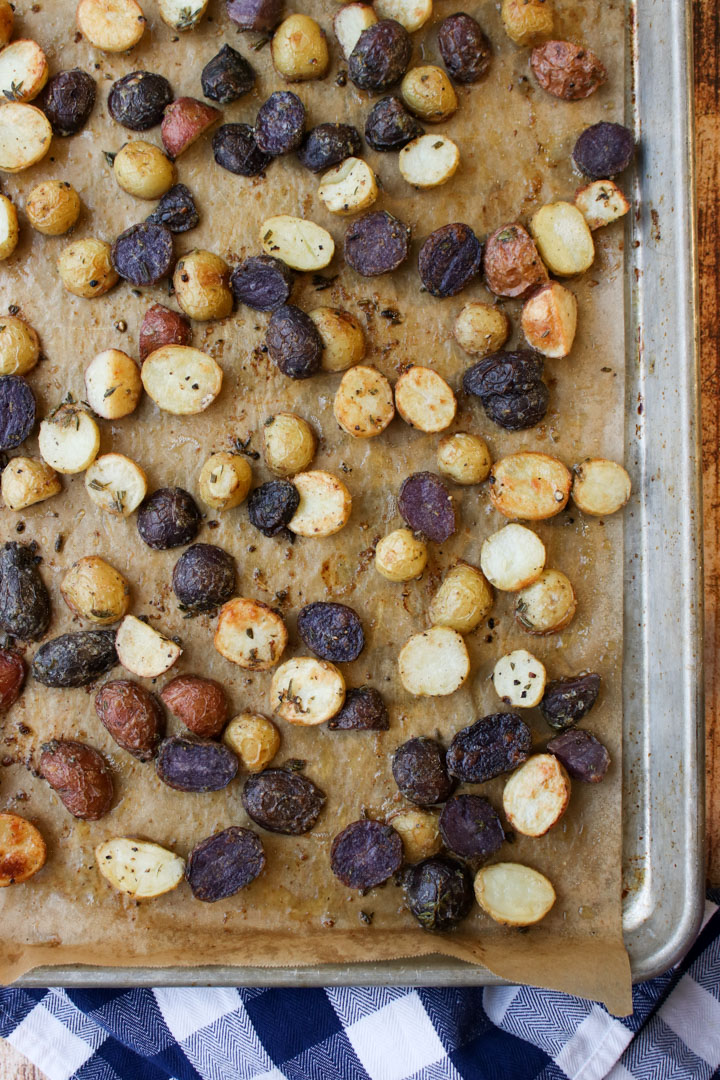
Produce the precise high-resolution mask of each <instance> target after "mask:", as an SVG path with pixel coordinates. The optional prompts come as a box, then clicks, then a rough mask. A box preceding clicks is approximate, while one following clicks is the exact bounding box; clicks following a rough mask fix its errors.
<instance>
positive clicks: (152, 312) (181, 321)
mask: <svg viewBox="0 0 720 1080" xmlns="http://www.w3.org/2000/svg"><path fill="white" fill-rule="evenodd" d="M191 339H192V328H191V326H190V321H189V320H188V319H187V318H186V317H185V315H181V314H180V313H179V312H178V311H173V310H172V309H171V308H167V307H164V305H163V304H153V306H152V307H149V308H148V309H147V311H146V312H145V314H144V315H143V321H142V323H141V324H140V336H139V340H138V346H139V350H140V363H144V362H145V360H147V358H148V356H149V355H150V353H151V352H155V350H156V349H160V348H162V346H163V345H189V344H190V341H191Z"/></svg>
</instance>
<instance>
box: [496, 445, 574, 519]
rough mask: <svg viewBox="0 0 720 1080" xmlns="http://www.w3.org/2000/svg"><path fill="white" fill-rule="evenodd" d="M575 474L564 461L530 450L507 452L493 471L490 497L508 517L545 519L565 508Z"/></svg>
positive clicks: (497, 507) (497, 462) (497, 508)
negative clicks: (516, 452) (515, 452)
mask: <svg viewBox="0 0 720 1080" xmlns="http://www.w3.org/2000/svg"><path fill="white" fill-rule="evenodd" d="M571 484H572V475H571V473H570V470H569V469H568V468H566V466H565V465H563V463H562V461H558V459H557V458H554V457H550V455H549V454H537V453H534V452H532V451H529V450H524V451H521V452H520V453H519V454H508V456H507V457H504V458H500V460H499V461H496V462H495V464H494V465H493V467H492V470H491V472H490V501H491V502H492V504H493V506H494V507H495V509H496V510H499V511H500V513H501V514H503V515H504V516H505V517H508V518H521V519H522V520H523V521H543V520H545V519H546V518H551V517H555V515H556V514H559V513H560V511H561V510H564V509H565V507H566V505H567V501H568V499H569V497H570V486H571Z"/></svg>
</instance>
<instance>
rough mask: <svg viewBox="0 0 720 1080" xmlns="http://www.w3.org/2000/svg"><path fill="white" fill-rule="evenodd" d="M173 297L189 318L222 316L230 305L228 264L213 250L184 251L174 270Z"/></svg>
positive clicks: (220, 317)
mask: <svg viewBox="0 0 720 1080" xmlns="http://www.w3.org/2000/svg"><path fill="white" fill-rule="evenodd" d="M173 285H174V287H175V298H176V300H177V302H178V304H179V305H180V307H181V308H182V309H183V311H184V312H185V313H186V314H187V315H189V316H190V318H191V319H198V320H200V321H203V320H207V319H224V318H226V316H228V315H229V314H230V312H231V311H232V306H233V294H232V291H231V289H230V267H229V266H228V264H227V263H226V262H225V260H224V259H221V258H220V256H219V255H215V254H214V253H213V252H212V251H201V250H199V249H197V248H196V249H195V251H191V252H190V253H189V254H188V255H183V257H182V259H180V260H179V261H178V264H177V266H176V267H175V273H174V274H173Z"/></svg>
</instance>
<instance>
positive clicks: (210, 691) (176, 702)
mask: <svg viewBox="0 0 720 1080" xmlns="http://www.w3.org/2000/svg"><path fill="white" fill-rule="evenodd" d="M160 697H161V698H162V700H163V702H164V703H165V705H166V706H167V708H168V709H169V710H170V712H171V713H172V714H173V716H177V718H178V720H182V722H183V724H184V725H185V727H186V728H189V729H190V731H192V732H193V733H194V734H195V735H200V736H201V737H202V738H204V739H210V738H213V736H215V735H219V734H220V732H221V731H222V729H223V728H224V727H225V724H226V723H227V720H228V700H227V697H226V696H225V691H224V690H223V688H222V686H221V685H220V683H217V682H215V681H214V679H204V678H203V677H202V676H201V675H178V676H177V678H175V679H172V680H171V681H170V682H169V683H168V684H167V686H166V687H165V689H164V690H163V691H162V693H161V694H160Z"/></svg>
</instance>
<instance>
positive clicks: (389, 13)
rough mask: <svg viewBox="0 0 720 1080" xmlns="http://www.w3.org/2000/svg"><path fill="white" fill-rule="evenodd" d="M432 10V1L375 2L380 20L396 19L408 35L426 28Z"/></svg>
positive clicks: (392, 0)
mask: <svg viewBox="0 0 720 1080" xmlns="http://www.w3.org/2000/svg"><path fill="white" fill-rule="evenodd" d="M432 10H433V5H432V0H375V11H376V12H377V14H378V15H379V16H380V18H381V19H395V21H396V22H399V23H400V25H401V26H404V27H405V29H406V30H407V32H408V34H412V33H414V32H415V31H416V30H419V29H420V27H421V26H424V25H425V23H426V22H427V21H428V19H429V18H430V16H431V15H432Z"/></svg>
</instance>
